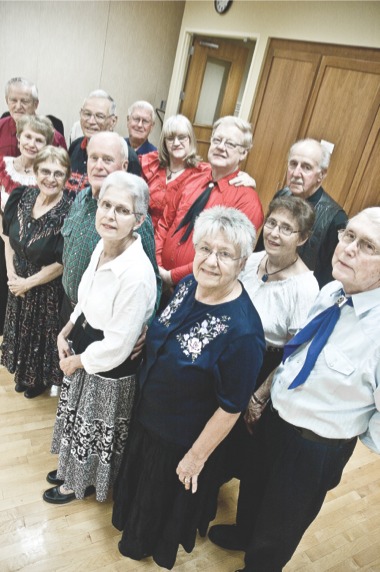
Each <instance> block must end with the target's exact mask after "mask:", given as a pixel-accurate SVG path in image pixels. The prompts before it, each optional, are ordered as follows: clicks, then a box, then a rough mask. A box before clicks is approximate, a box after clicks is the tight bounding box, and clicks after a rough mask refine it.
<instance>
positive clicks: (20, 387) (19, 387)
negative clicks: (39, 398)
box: [15, 383, 25, 393]
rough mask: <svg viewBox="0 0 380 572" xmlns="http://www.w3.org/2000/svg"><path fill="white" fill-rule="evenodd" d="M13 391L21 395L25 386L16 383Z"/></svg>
mask: <svg viewBox="0 0 380 572" xmlns="http://www.w3.org/2000/svg"><path fill="white" fill-rule="evenodd" d="M15 391H17V393H22V392H23V391H25V385H22V383H16V385H15Z"/></svg>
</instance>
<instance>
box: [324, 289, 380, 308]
mask: <svg viewBox="0 0 380 572" xmlns="http://www.w3.org/2000/svg"><path fill="white" fill-rule="evenodd" d="M336 284H338V285H339V288H338V289H337V290H335V291H334V292H332V296H333V297H334V298H336V299H337V298H338V297H339V296H340V293H341V289H342V287H343V285H342V284H341V283H340V282H336ZM343 291H344V288H343ZM334 301H336V300H334ZM352 303H353V307H354V310H355V314H356V315H357V316H360V315H361V314H365V313H366V312H368V311H369V310H372V308H375V307H376V306H380V288H374V289H373V290H367V291H366V292H358V293H357V294H352Z"/></svg>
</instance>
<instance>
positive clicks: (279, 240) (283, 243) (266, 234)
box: [263, 209, 306, 258]
mask: <svg viewBox="0 0 380 572" xmlns="http://www.w3.org/2000/svg"><path fill="white" fill-rule="evenodd" d="M267 220H269V221H272V220H273V221H275V222H276V223H277V226H275V227H274V228H273V229H270V228H268V226H265V223H264V226H263V238H264V248H265V250H266V252H267V254H268V256H269V257H271V256H278V257H280V258H282V257H288V256H290V254H291V253H292V256H295V254H296V250H297V247H298V246H300V245H301V244H303V243H304V242H306V239H302V238H301V237H300V234H299V233H298V232H293V233H292V234H290V235H289V236H286V235H284V234H283V233H282V232H281V231H280V229H279V226H278V225H280V226H281V227H283V228H284V229H289V230H291V231H296V230H299V229H298V225H297V221H296V219H295V218H294V217H293V216H292V215H291V214H290V213H289V212H288V211H286V210H283V209H279V210H274V211H272V212H271V213H270V215H269V216H268V218H267Z"/></svg>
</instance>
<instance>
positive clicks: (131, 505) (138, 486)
mask: <svg viewBox="0 0 380 572" xmlns="http://www.w3.org/2000/svg"><path fill="white" fill-rule="evenodd" d="M187 450H188V449H187V448H186V449H185V448H183V447H179V446H176V445H172V444H169V443H166V442H165V441H163V440H162V439H160V438H159V437H158V436H155V435H154V434H152V433H151V432H150V431H148V430H146V429H145V428H144V427H142V425H141V424H139V423H138V422H137V423H134V425H133V427H132V428H131V435H130V438H129V440H128V443H127V448H126V452H125V455H124V459H123V466H122V468H121V469H120V472H119V476H118V478H117V481H116V485H115V487H114V509H113V516H112V522H113V525H114V526H115V527H116V528H118V529H119V530H122V531H123V535H122V539H121V543H120V551H121V552H122V554H124V555H125V556H129V557H130V558H134V559H136V560H140V559H142V558H145V557H146V556H153V559H154V561H155V562H156V563H157V564H158V565H159V566H162V567H164V568H168V569H169V570H170V569H171V568H173V566H174V564H175V560H176V557H177V551H178V548H179V545H180V544H181V545H182V546H183V548H184V549H185V550H186V552H191V551H192V550H193V548H194V545H195V540H196V535H197V531H199V534H200V535H201V536H205V535H206V532H207V529H208V526H209V523H210V521H211V520H213V519H214V518H215V515H216V509H217V498H218V491H219V481H220V479H219V477H218V475H219V473H220V471H221V470H222V467H223V457H224V448H223V444H222V445H220V446H219V447H218V448H217V449H216V450H215V451H214V453H213V454H212V455H211V456H210V457H209V459H208V461H207V463H206V464H205V466H204V468H203V470H202V472H201V474H200V476H199V479H198V490H197V492H196V493H195V494H192V493H191V491H187V490H185V487H184V485H183V484H182V483H180V481H179V479H178V476H177V474H176V468H177V465H178V463H179V461H180V460H181V459H182V457H183V456H184V455H185V454H186V452H187Z"/></svg>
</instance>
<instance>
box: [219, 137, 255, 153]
mask: <svg viewBox="0 0 380 572" xmlns="http://www.w3.org/2000/svg"><path fill="white" fill-rule="evenodd" d="M210 143H211V145H214V146H215V147H219V146H220V145H221V144H222V143H223V145H224V147H225V148H226V149H228V150H229V151H235V149H236V148H237V147H243V149H246V147H245V146H244V145H243V144H242V143H235V141H230V140H229V139H226V137H222V138H220V137H211V139H210Z"/></svg>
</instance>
